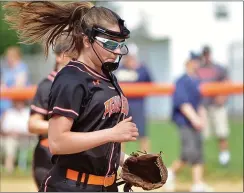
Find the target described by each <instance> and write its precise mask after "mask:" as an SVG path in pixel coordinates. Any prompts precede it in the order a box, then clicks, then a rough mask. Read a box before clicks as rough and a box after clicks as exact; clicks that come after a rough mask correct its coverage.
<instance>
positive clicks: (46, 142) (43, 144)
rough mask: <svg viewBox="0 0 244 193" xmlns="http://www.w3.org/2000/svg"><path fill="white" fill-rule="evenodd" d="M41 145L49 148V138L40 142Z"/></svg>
mask: <svg viewBox="0 0 244 193" xmlns="http://www.w3.org/2000/svg"><path fill="white" fill-rule="evenodd" d="M40 144H41V145H42V146H44V147H48V138H46V139H42V140H41V141H40Z"/></svg>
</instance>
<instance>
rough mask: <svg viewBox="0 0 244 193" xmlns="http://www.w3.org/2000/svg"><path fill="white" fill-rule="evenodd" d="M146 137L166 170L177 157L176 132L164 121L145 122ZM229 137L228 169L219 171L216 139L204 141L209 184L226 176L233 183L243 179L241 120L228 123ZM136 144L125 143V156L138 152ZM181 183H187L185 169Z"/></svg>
mask: <svg viewBox="0 0 244 193" xmlns="http://www.w3.org/2000/svg"><path fill="white" fill-rule="evenodd" d="M149 128H150V129H149V136H150V139H151V145H152V152H154V153H156V152H159V151H162V152H163V159H164V160H165V163H166V164H167V166H169V165H170V164H171V163H172V161H173V160H175V159H176V158H177V157H178V155H179V148H180V146H179V145H180V144H179V142H180V141H179V136H178V130H177V128H176V127H175V126H174V125H173V124H172V123H170V122H167V121H164V122H163V121H153V122H149ZM230 128H231V134H230V138H229V145H230V152H231V162H230V163H229V165H228V166H226V167H222V166H220V165H219V163H218V144H217V140H216V138H215V137H214V136H213V137H212V138H211V139H209V140H207V141H205V144H204V152H205V162H206V167H205V176H206V178H208V179H209V180H219V179H221V178H225V177H224V176H226V175H227V176H228V178H230V179H232V180H233V181H234V180H237V179H242V178H243V120H235V121H231V122H230ZM138 148H139V146H138V143H136V142H133V143H128V144H127V145H126V152H127V153H131V152H132V151H136V150H138ZM179 178H180V179H181V180H189V179H190V170H189V168H186V169H185V170H183V171H182V173H181V174H179Z"/></svg>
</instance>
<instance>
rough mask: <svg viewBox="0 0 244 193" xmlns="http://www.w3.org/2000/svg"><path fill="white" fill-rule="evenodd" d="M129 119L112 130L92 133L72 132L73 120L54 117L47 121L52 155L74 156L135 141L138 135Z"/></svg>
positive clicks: (58, 116)
mask: <svg viewBox="0 0 244 193" xmlns="http://www.w3.org/2000/svg"><path fill="white" fill-rule="evenodd" d="M131 120H132V117H129V118H127V119H125V120H123V121H121V122H120V123H119V124H117V125H116V126H115V127H113V128H108V129H103V130H99V131H93V132H72V131H70V130H71V127H72V125H73V122H74V120H73V119H72V118H69V117H64V116H60V115H54V116H52V118H51V119H50V120H49V129H48V142H49V149H50V151H51V153H52V154H56V155H58V154H74V153H79V152H82V151H87V150H89V149H92V148H95V147H98V146H101V145H103V144H106V143H108V142H126V141H135V140H136V137H137V136H138V135H139V134H138V130H137V128H136V127H135V124H134V123H132V122H131Z"/></svg>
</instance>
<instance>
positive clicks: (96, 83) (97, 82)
mask: <svg viewBox="0 0 244 193" xmlns="http://www.w3.org/2000/svg"><path fill="white" fill-rule="evenodd" d="M92 83H93V84H94V85H95V86H98V85H99V84H100V81H99V80H93V82H92Z"/></svg>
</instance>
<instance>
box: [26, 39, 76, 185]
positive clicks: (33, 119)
mask: <svg viewBox="0 0 244 193" xmlns="http://www.w3.org/2000/svg"><path fill="white" fill-rule="evenodd" d="M67 48H68V40H66V39H65V40H62V41H61V40H60V41H59V42H58V44H57V45H56V47H55V50H54V53H55V56H56V65H55V68H54V71H52V72H51V73H50V74H49V75H48V76H47V77H46V78H44V79H43V80H42V81H41V82H40V83H39V85H38V88H37V92H36V94H35V96H34V99H33V102H32V104H31V115H30V119H29V125H28V126H29V132H30V133H34V134H38V135H39V141H38V143H37V146H36V148H35V151H34V156H33V165H32V166H33V176H34V180H35V183H36V185H37V187H38V189H39V188H40V187H41V183H42V181H43V179H44V178H45V177H46V175H47V173H48V171H49V170H50V169H51V167H52V164H51V153H50V151H49V149H48V138H47V133H48V98H49V93H50V89H51V85H52V82H53V80H54V78H55V76H56V74H57V72H58V71H59V70H61V68H63V67H64V66H65V65H66V64H67V63H68V62H69V61H70V60H71V59H72V55H71V54H68V53H65V51H66V50H67ZM73 55H74V54H73Z"/></svg>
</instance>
